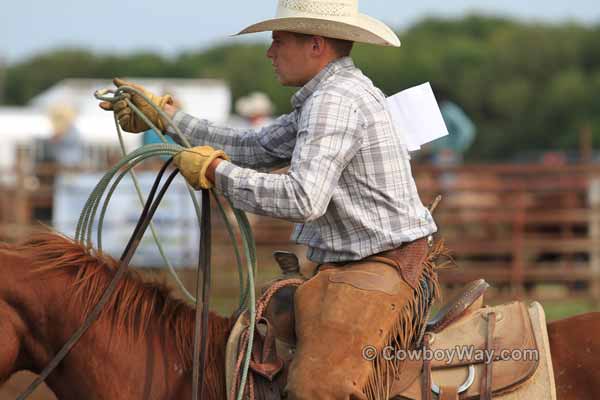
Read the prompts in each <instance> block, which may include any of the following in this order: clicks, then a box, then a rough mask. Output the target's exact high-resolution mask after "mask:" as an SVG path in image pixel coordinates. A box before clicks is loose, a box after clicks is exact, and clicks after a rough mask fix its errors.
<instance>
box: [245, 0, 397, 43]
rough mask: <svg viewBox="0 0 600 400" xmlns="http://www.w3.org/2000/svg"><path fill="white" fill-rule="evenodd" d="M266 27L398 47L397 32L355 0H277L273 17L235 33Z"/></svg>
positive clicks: (252, 31)
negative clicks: (363, 9)
mask: <svg viewBox="0 0 600 400" xmlns="http://www.w3.org/2000/svg"><path fill="white" fill-rule="evenodd" d="M265 31H289V32H296V33H305V34H309V35H318V36H324V37H330V38H334V39H343V40H350V41H353V42H358V43H368V44H375V45H380V46H394V47H400V40H399V39H398V36H396V34H395V33H394V31H392V30H391V29H390V28H389V27H388V26H387V25H385V24H384V23H383V22H381V21H379V20H376V19H375V18H371V17H369V16H368V15H365V14H361V13H359V12H358V0H279V3H278V5H277V14H276V15H275V18H272V19H268V20H266V21H262V22H259V23H257V24H254V25H251V26H249V27H247V28H246V29H244V30H242V31H241V32H240V33H238V35H244V34H247V33H255V32H265Z"/></svg>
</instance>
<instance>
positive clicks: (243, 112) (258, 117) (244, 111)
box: [235, 92, 273, 128]
mask: <svg viewBox="0 0 600 400" xmlns="http://www.w3.org/2000/svg"><path fill="white" fill-rule="evenodd" d="M235 111H236V112H237V113H238V114H239V115H240V116H241V117H243V118H245V119H246V120H247V121H248V123H249V125H250V126H251V127H252V128H260V127H262V126H265V125H268V124H269V123H270V122H271V121H273V118H272V115H273V103H272V102H271V99H269V96H267V95H266V94H264V93H262V92H252V93H250V94H249V95H248V96H245V97H240V98H239V99H238V100H237V101H236V102H235Z"/></svg>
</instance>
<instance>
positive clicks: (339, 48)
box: [292, 32, 354, 57]
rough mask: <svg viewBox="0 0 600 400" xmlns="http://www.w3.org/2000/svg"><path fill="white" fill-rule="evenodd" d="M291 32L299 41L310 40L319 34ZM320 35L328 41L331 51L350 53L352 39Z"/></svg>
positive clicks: (341, 53) (342, 54) (352, 45)
mask: <svg viewBox="0 0 600 400" xmlns="http://www.w3.org/2000/svg"><path fill="white" fill-rule="evenodd" d="M292 33H293V34H294V36H296V39H298V40H301V41H308V40H311V39H312V38H313V37H314V36H320V35H311V34H306V33H296V32H292ZM321 37H322V38H323V39H325V40H326V41H327V42H328V43H329V45H330V46H331V48H332V49H333V51H334V52H335V53H336V54H337V55H338V56H340V57H347V56H349V55H350V53H352V48H353V47H354V42H353V41H350V40H343V39H334V38H330V37H325V36H321Z"/></svg>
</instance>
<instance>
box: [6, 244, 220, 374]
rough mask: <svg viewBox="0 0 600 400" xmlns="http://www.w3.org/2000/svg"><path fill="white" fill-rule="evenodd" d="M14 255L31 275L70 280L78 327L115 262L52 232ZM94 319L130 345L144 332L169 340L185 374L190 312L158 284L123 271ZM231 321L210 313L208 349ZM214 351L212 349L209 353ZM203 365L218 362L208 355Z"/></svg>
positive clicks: (190, 333)
mask: <svg viewBox="0 0 600 400" xmlns="http://www.w3.org/2000/svg"><path fill="white" fill-rule="evenodd" d="M16 249H17V250H18V251H20V252H21V254H23V255H24V256H25V257H28V258H30V259H31V262H32V266H33V268H34V273H62V274H67V275H69V276H70V277H72V285H71V287H70V288H68V290H71V291H72V293H70V295H69V296H67V297H69V307H70V308H71V310H70V311H72V312H77V313H79V314H80V315H81V321H82V322H83V320H84V319H85V317H86V316H87V315H88V314H89V313H90V312H91V310H92V309H93V308H94V306H95V305H96V304H97V303H98V302H99V300H100V298H101V297H102V294H103V293H104V291H105V290H106V288H107V287H108V285H109V283H110V281H111V280H112V278H113V276H114V275H115V273H116V270H117V268H118V262H117V261H115V260H114V259H113V258H112V257H110V256H107V255H105V254H102V253H101V252H98V251H96V250H94V249H92V248H87V247H85V246H83V245H81V244H80V243H77V242H75V241H73V240H71V239H69V238H66V237H64V236H62V235H60V234H58V233H55V232H43V233H38V234H35V235H34V236H33V237H32V238H31V239H29V240H28V241H26V242H24V243H21V244H18V245H16ZM99 319H105V320H108V321H110V323H111V327H112V329H114V330H117V331H119V332H123V333H124V334H125V335H128V336H129V338H131V339H132V340H138V339H139V338H141V337H143V335H144V334H145V333H147V332H148V330H149V329H152V330H154V329H157V330H158V331H156V333H157V334H159V335H160V337H162V338H172V339H173V342H174V345H175V351H176V352H177V354H178V355H179V358H180V360H181V361H182V363H183V365H184V366H185V367H186V368H191V366H192V361H193V360H192V358H193V351H192V349H193V336H194V319H195V314H194V309H193V308H192V307H191V306H190V305H189V304H188V303H186V302H185V301H182V300H179V299H175V298H174V297H172V296H171V289H169V288H168V287H167V286H166V285H165V284H164V283H156V282H144V281H143V279H142V277H141V275H140V273H138V272H137V271H134V270H129V271H128V272H127V274H126V275H125V276H124V277H123V278H122V279H121V281H120V282H119V283H118V285H117V288H116V289H115V291H114V293H113V294H112V296H111V297H110V299H109V301H108V302H107V304H106V305H105V306H104V308H103V310H102V312H101V314H100V316H99ZM230 327H231V321H230V319H228V318H224V317H221V316H218V315H216V314H215V313H212V312H211V313H210V315H209V329H208V338H207V339H208V343H210V344H211V347H212V348H218V347H219V346H218V344H221V343H223V346H224V342H225V340H226V337H227V335H228V331H229V329H230ZM213 346H214V347H213ZM207 357H208V362H209V363H213V362H215V361H217V360H214V359H212V358H214V357H219V355H216V354H215V352H214V351H209V352H208V355H207Z"/></svg>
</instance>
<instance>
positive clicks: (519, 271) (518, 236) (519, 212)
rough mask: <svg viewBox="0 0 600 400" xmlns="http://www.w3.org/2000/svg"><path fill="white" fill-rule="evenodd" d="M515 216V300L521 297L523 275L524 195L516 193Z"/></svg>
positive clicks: (513, 269)
mask: <svg viewBox="0 0 600 400" xmlns="http://www.w3.org/2000/svg"><path fill="white" fill-rule="evenodd" d="M515 206H516V207H515V208H516V210H515V215H514V219H513V260H512V271H511V289H512V295H513V297H514V298H516V299H520V298H522V297H523V290H524V286H523V284H524V275H525V218H526V215H525V207H526V206H527V202H526V201H525V194H524V193H523V192H521V191H519V192H518V193H517V200H516V204H515Z"/></svg>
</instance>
